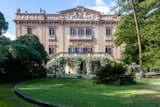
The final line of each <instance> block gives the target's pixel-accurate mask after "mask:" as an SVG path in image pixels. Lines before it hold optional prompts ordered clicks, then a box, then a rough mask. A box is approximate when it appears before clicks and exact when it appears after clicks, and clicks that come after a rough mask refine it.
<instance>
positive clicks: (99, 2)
mask: <svg viewBox="0 0 160 107" xmlns="http://www.w3.org/2000/svg"><path fill="white" fill-rule="evenodd" d="M89 8H91V9H94V10H97V11H100V12H101V13H104V14H108V13H109V11H110V8H109V6H108V5H107V4H106V3H105V2H104V0H95V6H92V7H89Z"/></svg>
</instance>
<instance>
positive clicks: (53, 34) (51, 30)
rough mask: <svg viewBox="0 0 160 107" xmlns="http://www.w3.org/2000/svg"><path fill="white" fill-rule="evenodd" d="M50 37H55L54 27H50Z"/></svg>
mask: <svg viewBox="0 0 160 107" xmlns="http://www.w3.org/2000/svg"><path fill="white" fill-rule="evenodd" d="M49 35H50V37H54V36H55V29H54V27H49Z"/></svg>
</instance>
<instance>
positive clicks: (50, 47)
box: [15, 6, 123, 65]
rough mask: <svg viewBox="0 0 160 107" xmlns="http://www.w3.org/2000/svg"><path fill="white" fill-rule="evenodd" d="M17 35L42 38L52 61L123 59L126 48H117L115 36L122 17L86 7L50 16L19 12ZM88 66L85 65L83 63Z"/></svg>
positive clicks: (41, 12)
mask: <svg viewBox="0 0 160 107" xmlns="http://www.w3.org/2000/svg"><path fill="white" fill-rule="evenodd" d="M15 23H16V35H17V37H19V36H21V35H24V34H26V33H33V34H35V35H37V36H38V38H39V39H40V41H41V43H42V44H43V45H44V47H45V50H46V51H47V53H48V54H49V56H50V58H51V59H54V58H57V57H58V56H60V55H63V56H74V57H76V56H81V57H83V58H85V57H100V56H101V57H107V58H108V59H114V60H119V59H120V58H121V51H122V50H123V47H122V46H119V47H115V46H114V44H113V39H114V36H113V33H114V32H115V28H116V25H117V23H118V18H117V17H115V16H113V15H106V14H101V13H100V12H99V11H95V10H91V9H88V8H85V7H82V6H77V7H75V8H72V9H68V10H64V11H60V12H58V13H56V14H48V13H46V12H45V11H44V10H42V9H40V12H39V13H28V12H25V13H22V12H21V10H20V9H17V12H16V19H15ZM83 65H84V64H83Z"/></svg>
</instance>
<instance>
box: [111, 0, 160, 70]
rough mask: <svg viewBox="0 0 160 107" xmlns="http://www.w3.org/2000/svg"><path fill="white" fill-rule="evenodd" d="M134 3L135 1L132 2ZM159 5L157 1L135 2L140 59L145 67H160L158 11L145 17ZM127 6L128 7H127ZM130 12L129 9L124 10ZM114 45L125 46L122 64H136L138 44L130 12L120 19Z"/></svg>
mask: <svg viewBox="0 0 160 107" xmlns="http://www.w3.org/2000/svg"><path fill="white" fill-rule="evenodd" d="M134 1H135V0H134ZM159 5H160V2H159V0H138V1H135V6H136V11H137V16H138V23H139V28H140V35H141V39H142V55H143V56H142V58H143V63H144V65H145V66H149V67H160V61H159V58H160V41H159V40H160V30H158V29H159V28H160V23H159V22H160V15H159V14H160V11H157V12H155V13H154V14H153V15H151V16H149V17H146V14H147V13H148V12H149V11H150V10H152V9H154V8H156V7H158V6H159ZM128 6H129V5H128ZM124 9H126V10H130V9H131V7H129V8H124ZM115 37H116V38H115V41H114V42H115V44H116V45H117V46H118V45H122V44H125V45H126V47H125V51H124V52H123V58H122V59H123V62H124V63H126V64H131V63H132V62H136V63H138V45H137V44H138V43H137V37H136V29H135V24H134V18H133V13H132V12H130V13H128V14H125V15H123V16H122V17H121V19H120V21H119V23H118V26H117V29H116V32H115Z"/></svg>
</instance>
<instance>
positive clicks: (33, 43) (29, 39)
mask: <svg viewBox="0 0 160 107" xmlns="http://www.w3.org/2000/svg"><path fill="white" fill-rule="evenodd" d="M15 42H16V43H19V44H24V45H27V46H29V47H32V48H34V49H35V50H37V51H38V52H39V53H40V57H41V59H43V60H42V61H43V62H46V60H47V57H46V56H47V53H46V51H44V50H45V49H44V46H43V45H42V44H41V43H40V41H39V39H38V37H37V36H36V35H34V34H25V35H23V36H20V37H19V38H17V40H15Z"/></svg>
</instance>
